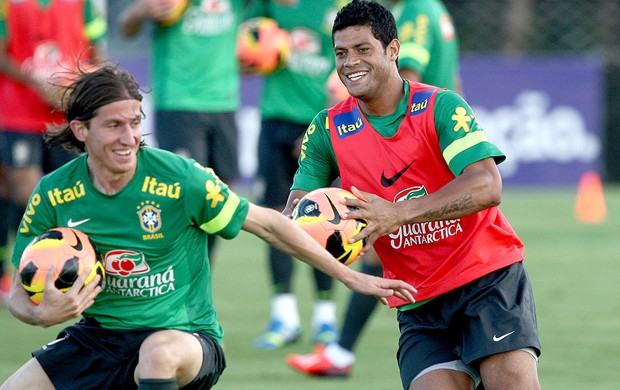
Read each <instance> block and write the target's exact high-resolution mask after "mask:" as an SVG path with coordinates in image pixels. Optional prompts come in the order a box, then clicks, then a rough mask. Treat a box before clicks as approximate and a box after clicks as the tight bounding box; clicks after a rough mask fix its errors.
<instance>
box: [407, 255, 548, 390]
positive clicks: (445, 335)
mask: <svg viewBox="0 0 620 390" xmlns="http://www.w3.org/2000/svg"><path fill="white" fill-rule="evenodd" d="M397 318H398V323H399V327H400V340H399V348H398V352H397V357H398V365H399V368H400V375H401V380H402V383H403V388H405V389H407V388H408V386H409V384H410V383H411V381H413V379H414V378H416V376H418V374H419V373H420V372H422V371H423V370H425V369H427V368H429V367H431V366H434V365H437V364H440V363H446V362H454V361H457V362H462V363H464V365H465V366H468V368H471V370H472V371H477V370H478V369H479V363H480V361H481V359H483V358H484V357H487V356H490V355H494V354H498V353H501V352H507V351H512V350H517V349H526V348H529V349H530V350H533V351H534V352H535V353H536V355H537V356H539V355H540V349H541V344H540V340H539V337H538V327H537V322H536V309H535V306H534V299H533V294H532V288H531V285H530V281H529V278H528V275H527V271H526V270H525V267H524V265H523V263H522V262H519V263H515V264H512V265H510V266H508V267H506V268H502V269H500V270H497V271H495V272H492V273H490V274H488V275H486V276H483V277H481V278H479V279H477V280H474V281H473V282H470V283H468V284H466V285H464V286H462V287H460V288H457V289H455V290H453V291H450V292H448V293H446V294H443V295H441V296H439V297H437V298H435V299H433V300H431V301H429V302H427V303H425V304H423V305H422V306H419V307H417V308H414V309H411V310H406V311H399V312H398V314H397ZM461 371H465V372H468V373H469V370H468V369H463V370H461Z"/></svg>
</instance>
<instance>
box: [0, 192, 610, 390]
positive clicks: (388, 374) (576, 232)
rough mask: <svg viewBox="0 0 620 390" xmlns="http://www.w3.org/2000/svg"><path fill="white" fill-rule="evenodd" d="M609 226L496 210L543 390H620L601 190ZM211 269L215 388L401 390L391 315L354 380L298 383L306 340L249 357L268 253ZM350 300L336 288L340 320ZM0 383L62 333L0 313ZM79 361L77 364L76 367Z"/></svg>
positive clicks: (566, 199)
mask: <svg viewBox="0 0 620 390" xmlns="http://www.w3.org/2000/svg"><path fill="white" fill-rule="evenodd" d="M605 195H606V200H607V208H608V216H607V219H606V221H605V222H604V223H602V224H597V225H586V224H582V223H579V222H578V221H576V220H575V218H574V216H573V208H574V202H575V189H574V188H564V189H536V190H534V189H507V190H506V191H505V194H504V200H503V203H502V206H501V208H502V209H503V211H504V212H505V214H506V215H507V216H508V219H509V220H510V221H511V223H512V225H513V227H514V228H515V230H517V232H518V233H519V235H520V236H521V238H522V239H523V240H524V242H525V244H526V257H527V259H526V265H527V267H528V270H529V273H530V276H531V278H532V283H533V287H534V294H535V296H536V301H537V307H538V320H539V327H540V332H541V338H542V342H543V356H542V358H541V360H540V366H539V367H540V368H539V374H540V378H541V382H542V385H543V388H545V389H546V390H554V389H562V390H566V389H612V388H617V386H618V357H619V356H620V355H619V351H620V332H619V331H618V329H620V295H619V294H618V283H619V281H620V257H619V256H618V251H619V249H620V244H618V236H619V235H620V187H609V186H608V187H606V188H605ZM220 243H221V245H220V247H219V249H218V254H217V259H216V265H215V270H214V273H215V282H214V283H215V295H216V297H215V299H216V302H217V307H218V312H219V315H220V320H221V322H222V324H223V326H224V328H225V330H226V339H225V348H226V354H227V360H228V368H227V370H226V372H225V374H224V376H223V377H222V378H221V380H220V382H219V384H218V385H217V386H216V388H218V389H220V390H227V389H230V390H232V389H234V390H242V389H258V390H260V389H269V390H279V389H282V390H284V389H286V390H288V389H291V388H294V389H296V390H297V389H301V390H303V389H312V390H322V389H334V390H336V389H338V390H347V389H398V388H400V379H399V375H398V369H397V364H396V360H395V353H396V347H397V342H398V328H397V325H396V320H395V318H394V316H395V313H394V311H392V310H389V309H387V308H380V310H377V312H376V313H375V316H374V317H373V319H372V321H371V323H370V324H369V326H368V327H367V328H366V330H365V334H364V336H363V337H362V339H361V340H360V343H359V346H358V350H357V359H358V361H357V363H356V364H355V367H354V371H353V375H352V377H351V378H349V379H346V380H338V379H316V378H308V377H304V376H302V375H300V374H297V373H295V372H293V371H292V370H291V369H289V368H288V367H287V366H286V365H285V363H284V359H285V357H286V355H287V354H289V353H306V352H309V351H310V350H311V348H312V346H311V345H310V343H309V341H308V337H309V335H308V332H305V333H304V335H303V338H302V340H301V341H300V342H299V343H297V344H295V345H294V346H291V347H288V348H286V349H284V350H281V351H273V352H264V351H256V350H254V349H253V348H252V345H251V344H252V340H253V339H254V338H255V337H256V336H257V335H258V334H259V333H260V332H261V331H262V329H263V327H264V326H265V324H266V321H267V316H268V315H269V299H270V292H269V285H268V274H267V261H266V253H267V247H266V246H265V244H263V243H262V242H261V241H260V240H258V239H256V238H255V237H253V236H251V235H248V234H246V233H242V234H241V236H240V237H239V238H237V239H236V240H233V241H226V242H223V241H220ZM309 271H310V270H309V269H308V267H307V266H305V265H303V264H299V265H298V266H297V268H296V275H295V290H296V292H297V294H298V299H299V304H300V310H301V312H302V320H303V321H304V322H303V324H304V325H305V326H306V328H308V327H309V317H310V312H311V309H312V307H311V305H312V289H311V283H310V281H311V279H310V272H309ZM348 296H349V293H348V291H346V289H345V288H344V287H342V286H339V288H338V292H337V298H338V300H339V312H340V314H342V312H343V310H344V305H345V303H346V299H347V298H348ZM0 329H1V330H0V382H2V381H3V380H4V379H6V378H7V377H8V376H9V375H10V374H11V373H12V372H13V371H14V370H16V369H17V368H18V367H19V366H20V365H21V364H23V363H24V362H25V361H26V360H27V359H28V358H29V352H30V350H32V349H34V348H37V347H39V346H40V345H42V344H44V343H45V342H47V341H49V340H51V339H52V338H53V336H54V334H55V333H56V332H57V331H58V330H59V329H60V326H57V327H53V328H50V329H41V328H37V327H32V326H29V325H25V324H22V323H20V322H19V321H17V320H16V319H14V318H13V317H11V315H10V314H9V313H8V311H6V310H5V309H3V308H0ZM76 359H78V357H76Z"/></svg>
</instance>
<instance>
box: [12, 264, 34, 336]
mask: <svg viewBox="0 0 620 390" xmlns="http://www.w3.org/2000/svg"><path fill="white" fill-rule="evenodd" d="M20 284H21V278H20V277H19V272H17V270H15V272H14V273H13V285H12V286H11V293H10V295H9V301H8V308H9V311H10V312H11V314H13V316H14V317H15V318H17V319H18V320H20V321H22V322H25V323H26V324H30V325H39V320H38V318H37V315H36V310H35V306H34V305H33V304H32V302H31V301H30V298H28V294H27V293H26V291H25V290H24V289H23V288H22V286H21V285H20Z"/></svg>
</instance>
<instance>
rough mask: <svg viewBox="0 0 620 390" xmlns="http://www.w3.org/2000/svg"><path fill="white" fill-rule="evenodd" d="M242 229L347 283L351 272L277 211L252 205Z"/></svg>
mask: <svg viewBox="0 0 620 390" xmlns="http://www.w3.org/2000/svg"><path fill="white" fill-rule="evenodd" d="M243 228H244V230H247V231H248V232H250V233H253V234H255V235H257V236H259V237H260V238H262V239H263V240H265V242H267V243H269V244H270V245H272V246H273V247H275V248H277V249H279V250H281V251H283V252H285V253H287V254H289V255H291V256H293V257H295V258H297V259H299V260H301V261H303V262H305V263H308V264H310V265H311V266H313V267H315V268H317V269H319V270H320V271H322V272H324V273H326V274H328V275H330V276H333V277H334V278H336V279H338V280H340V281H341V282H343V283H345V280H344V279H345V274H346V272H347V271H348V269H347V268H346V267H344V266H342V264H340V263H338V261H336V260H335V259H334V258H333V256H332V255H330V254H329V252H327V251H326V250H325V249H324V248H323V247H321V245H319V244H318V243H317V242H316V241H315V240H314V239H312V237H310V236H309V235H308V234H307V233H306V232H304V231H303V230H302V229H301V228H300V227H299V226H297V225H295V224H294V223H292V222H291V221H290V220H289V219H288V218H287V217H285V216H283V215H282V214H280V213H278V212H277V211H275V210H272V209H267V208H263V207H259V206H256V205H251V206H250V211H249V212H248V217H247V218H246V221H245V223H244V226H243ZM345 284H346V283H345Z"/></svg>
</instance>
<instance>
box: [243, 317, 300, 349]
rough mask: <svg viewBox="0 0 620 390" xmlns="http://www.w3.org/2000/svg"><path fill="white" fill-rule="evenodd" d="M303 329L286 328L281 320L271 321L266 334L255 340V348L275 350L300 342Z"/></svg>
mask: <svg viewBox="0 0 620 390" xmlns="http://www.w3.org/2000/svg"><path fill="white" fill-rule="evenodd" d="M299 336H301V328H300V327H295V328H286V327H285V326H284V323H283V322H282V321H280V320H271V322H270V323H269V326H268V327H267V330H266V331H265V333H263V334H262V335H261V336H260V337H258V338H257V339H256V340H254V348H256V349H266V350H273V349H278V348H282V347H284V346H287V345H289V344H292V343H294V342H296V341H297V340H299Z"/></svg>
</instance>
